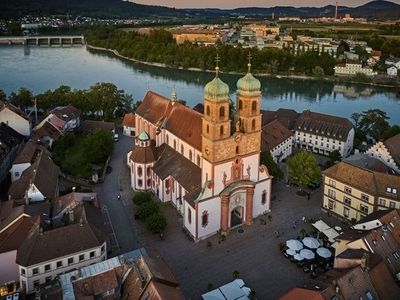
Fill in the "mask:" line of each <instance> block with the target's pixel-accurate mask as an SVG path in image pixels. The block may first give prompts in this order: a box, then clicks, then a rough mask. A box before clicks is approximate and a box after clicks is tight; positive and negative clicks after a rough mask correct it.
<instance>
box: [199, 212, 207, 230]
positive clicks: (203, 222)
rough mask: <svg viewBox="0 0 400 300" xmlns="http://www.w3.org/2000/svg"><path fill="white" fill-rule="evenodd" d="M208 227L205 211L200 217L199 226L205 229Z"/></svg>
mask: <svg viewBox="0 0 400 300" xmlns="http://www.w3.org/2000/svg"><path fill="white" fill-rule="evenodd" d="M207 225H208V212H207V211H206V210H205V211H203V214H202V216H201V226H203V227H206V226H207Z"/></svg>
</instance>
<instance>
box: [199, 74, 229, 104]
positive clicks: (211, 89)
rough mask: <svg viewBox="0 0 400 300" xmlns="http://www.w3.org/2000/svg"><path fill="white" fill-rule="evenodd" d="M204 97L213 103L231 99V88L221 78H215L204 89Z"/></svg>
mask: <svg viewBox="0 0 400 300" xmlns="http://www.w3.org/2000/svg"><path fill="white" fill-rule="evenodd" d="M204 97H205V98H207V99H209V100H213V101H222V100H227V99H229V86H228V85H227V84H226V83H225V82H223V81H222V80H221V79H219V77H217V76H216V77H215V78H214V79H213V80H211V81H210V82H209V83H207V84H206V86H205V88H204Z"/></svg>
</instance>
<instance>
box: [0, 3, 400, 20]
mask: <svg viewBox="0 0 400 300" xmlns="http://www.w3.org/2000/svg"><path fill="white" fill-rule="evenodd" d="M334 12H335V7H334V6H333V5H327V6H324V7H300V8H297V7H291V6H275V7H268V8H262V7H244V8H236V9H207V8H204V9H175V8H169V7H163V6H150V5H142V4H136V3H133V2H126V1H121V0H0V18H4V17H13V16H24V15H27V14H31V15H49V14H63V15H65V14H70V15H85V16H97V17H121V18H126V17H150V16H158V17H160V16H161V17H162V16H165V17H178V18H179V17H192V18H221V17H232V16H237V15H246V16H270V15H271V14H272V13H274V15H275V16H276V17H279V16H298V17H321V16H333V15H334ZM338 13H339V16H344V14H346V13H349V14H351V15H352V16H354V17H365V18H378V19H381V18H391V19H400V5H399V4H396V3H393V2H389V1H382V0H378V1H372V2H369V3H367V4H364V5H361V6H359V7H346V6H340V7H339V8H338Z"/></svg>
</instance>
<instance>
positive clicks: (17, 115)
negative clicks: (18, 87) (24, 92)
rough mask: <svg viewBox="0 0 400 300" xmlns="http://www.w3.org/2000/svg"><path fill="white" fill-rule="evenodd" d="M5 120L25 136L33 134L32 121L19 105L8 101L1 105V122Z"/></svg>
mask: <svg viewBox="0 0 400 300" xmlns="http://www.w3.org/2000/svg"><path fill="white" fill-rule="evenodd" d="M1 122H3V123H5V124H7V125H8V126H10V127H11V128H12V129H14V130H15V131H17V132H18V133H20V134H22V135H24V136H30V135H31V129H32V123H31V120H30V119H29V117H28V116H27V115H26V114H25V113H24V112H23V111H22V110H20V109H19V108H18V107H15V106H14V105H12V104H11V103H9V102H6V103H5V104H3V105H2V106H1V107H0V123H1Z"/></svg>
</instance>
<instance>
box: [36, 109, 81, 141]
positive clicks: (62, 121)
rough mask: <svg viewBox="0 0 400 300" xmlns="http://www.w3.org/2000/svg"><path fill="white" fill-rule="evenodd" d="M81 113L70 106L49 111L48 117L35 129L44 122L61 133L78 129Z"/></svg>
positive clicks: (37, 127)
mask: <svg viewBox="0 0 400 300" xmlns="http://www.w3.org/2000/svg"><path fill="white" fill-rule="evenodd" d="M80 116H81V111H80V110H79V109H77V108H75V107H73V106H72V105H67V106H60V107H56V108H54V109H53V110H52V111H50V113H49V115H48V116H47V117H46V118H45V119H44V120H43V121H42V122H40V123H39V125H37V126H36V127H35V130H38V129H39V128H40V127H42V126H43V125H44V124H45V123H46V122H49V123H50V124H51V125H53V126H54V127H55V128H56V129H58V130H59V131H60V132H61V133H63V134H64V133H66V132H68V131H72V130H74V129H75V128H78V127H79V125H80Z"/></svg>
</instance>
